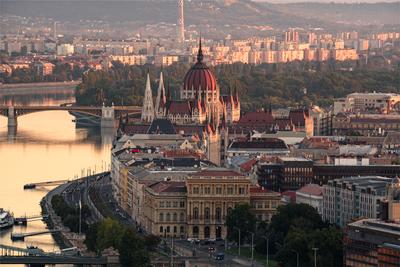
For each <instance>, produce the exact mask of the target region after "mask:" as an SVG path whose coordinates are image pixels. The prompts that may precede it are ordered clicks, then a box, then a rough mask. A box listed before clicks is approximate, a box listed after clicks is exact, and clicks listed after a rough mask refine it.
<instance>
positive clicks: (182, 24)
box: [178, 0, 185, 43]
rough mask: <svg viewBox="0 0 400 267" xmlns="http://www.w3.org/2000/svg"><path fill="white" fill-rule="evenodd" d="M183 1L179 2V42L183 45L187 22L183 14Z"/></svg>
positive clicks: (179, 0)
mask: <svg viewBox="0 0 400 267" xmlns="http://www.w3.org/2000/svg"><path fill="white" fill-rule="evenodd" d="M183 1H184V0H178V7H179V17H178V42H180V43H183V42H184V41H185V20H184V13H183Z"/></svg>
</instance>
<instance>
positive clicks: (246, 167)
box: [240, 159, 257, 172]
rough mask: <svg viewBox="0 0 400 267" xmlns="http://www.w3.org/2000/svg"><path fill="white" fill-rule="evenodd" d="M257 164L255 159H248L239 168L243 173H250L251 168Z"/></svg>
mask: <svg viewBox="0 0 400 267" xmlns="http://www.w3.org/2000/svg"><path fill="white" fill-rule="evenodd" d="M256 163H257V159H250V160H248V161H246V162H245V163H242V164H240V168H241V169H243V170H244V171H247V172H248V171H250V170H251V168H252V167H253V166H254V165H255V164H256Z"/></svg>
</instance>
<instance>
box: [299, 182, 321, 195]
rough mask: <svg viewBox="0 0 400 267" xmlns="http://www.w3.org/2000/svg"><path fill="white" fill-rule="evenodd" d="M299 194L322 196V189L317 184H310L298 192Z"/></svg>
mask: <svg viewBox="0 0 400 267" xmlns="http://www.w3.org/2000/svg"><path fill="white" fill-rule="evenodd" d="M297 192H300V193H303V194H307V195H314V196H322V187H321V186H319V185H317V184H308V185H305V186H303V187H302V188H300V189H299V190H297Z"/></svg>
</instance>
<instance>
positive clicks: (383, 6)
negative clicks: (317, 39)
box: [265, 2, 400, 25]
mask: <svg viewBox="0 0 400 267" xmlns="http://www.w3.org/2000/svg"><path fill="white" fill-rule="evenodd" d="M265 5H266V6H268V7H270V8H273V9H275V10H278V11H280V12H283V13H288V14H296V15H297V16H301V17H305V18H309V19H320V20H324V21H330V22H335V23H340V24H355V25H370V24H373V25H376V24H398V25H400V2H381V3H347V4H346V3H334V2H330V3H317V2H310V3H305V2H303V3H289V4H269V3H267V4H265Z"/></svg>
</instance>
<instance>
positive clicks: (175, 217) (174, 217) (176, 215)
mask: <svg viewBox="0 0 400 267" xmlns="http://www.w3.org/2000/svg"><path fill="white" fill-rule="evenodd" d="M172 220H173V221H174V222H176V221H177V220H178V214H176V213H174V215H173V216H172Z"/></svg>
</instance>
